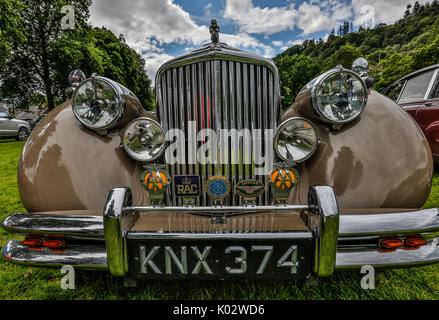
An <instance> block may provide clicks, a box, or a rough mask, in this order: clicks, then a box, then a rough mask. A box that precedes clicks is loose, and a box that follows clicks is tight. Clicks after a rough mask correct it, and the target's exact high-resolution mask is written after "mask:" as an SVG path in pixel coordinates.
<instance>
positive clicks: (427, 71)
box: [383, 64, 439, 162]
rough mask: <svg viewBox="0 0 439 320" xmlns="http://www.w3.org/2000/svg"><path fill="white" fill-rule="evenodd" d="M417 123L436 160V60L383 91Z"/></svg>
mask: <svg viewBox="0 0 439 320" xmlns="http://www.w3.org/2000/svg"><path fill="white" fill-rule="evenodd" d="M383 94H384V95H386V96H387V97H389V98H390V99H392V100H394V101H396V102H397V103H398V104H399V105H400V106H401V107H402V108H404V110H406V111H407V112H408V113H409V114H410V115H411V116H412V117H413V118H414V119H415V120H416V122H417V123H418V125H419V126H420V127H421V129H422V131H423V132H424V134H425V137H426V138H427V140H428V142H429V144H430V148H431V152H432V153H433V158H434V160H435V162H439V64H436V65H433V66H430V67H427V68H424V69H421V70H418V71H416V72H413V73H411V74H409V75H407V76H405V77H404V78H402V79H400V80H398V81H396V82H395V83H394V84H392V85H391V86H389V87H388V88H386V89H385V90H384V91H383Z"/></svg>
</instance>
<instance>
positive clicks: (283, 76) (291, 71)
mask: <svg viewBox="0 0 439 320" xmlns="http://www.w3.org/2000/svg"><path fill="white" fill-rule="evenodd" d="M275 63H276V65H277V67H278V69H279V76H280V81H281V84H282V85H281V93H282V96H283V97H284V98H283V100H282V108H283V109H286V108H288V107H289V106H290V105H291V104H292V103H293V102H294V99H295V97H296V95H297V94H298V93H299V92H300V90H301V89H302V87H303V86H304V85H305V84H306V83H308V82H309V81H311V80H312V79H313V78H315V77H316V76H318V75H319V74H320V72H321V71H320V66H319V65H318V64H317V63H316V62H315V61H314V60H313V59H311V58H310V57H307V56H303V55H293V56H285V57H281V58H279V59H276V60H275Z"/></svg>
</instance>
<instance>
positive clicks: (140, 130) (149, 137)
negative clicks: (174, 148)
mask: <svg viewBox="0 0 439 320" xmlns="http://www.w3.org/2000/svg"><path fill="white" fill-rule="evenodd" d="M165 142H166V140H165V133H164V131H163V129H162V127H161V126H160V124H158V123H157V122H156V121H154V120H152V119H149V118H139V119H136V120H134V121H132V122H131V123H130V124H128V126H127V128H126V129H125V132H124V135H123V146H124V148H125V151H126V152H127V153H128V154H129V155H130V156H131V157H132V158H134V159H136V160H137V161H141V162H150V161H153V160H155V159H157V158H158V157H160V156H161V155H162V153H163V151H164V150H165Z"/></svg>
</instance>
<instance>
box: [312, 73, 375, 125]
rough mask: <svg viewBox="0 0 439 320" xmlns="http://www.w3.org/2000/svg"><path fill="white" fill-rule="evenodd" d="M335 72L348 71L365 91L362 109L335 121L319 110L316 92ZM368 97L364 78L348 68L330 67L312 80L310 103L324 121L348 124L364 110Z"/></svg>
mask: <svg viewBox="0 0 439 320" xmlns="http://www.w3.org/2000/svg"><path fill="white" fill-rule="evenodd" d="M336 73H349V74H351V75H353V76H354V77H356V78H357V79H358V80H359V81H360V83H361V85H362V87H363V90H364V93H365V98H364V101H363V105H362V109H361V111H360V112H359V113H358V114H357V115H356V116H355V117H354V118H351V119H346V120H339V121H335V120H332V119H329V118H327V117H326V116H325V115H324V114H323V112H322V111H321V110H320V108H319V107H318V101H317V99H318V97H317V92H318V90H319V89H320V86H321V85H322V83H323V82H324V81H325V80H326V79H327V78H329V77H330V76H332V75H334V74H336ZM368 98H369V95H368V89H367V86H366V83H365V82H364V80H363V79H362V78H361V77H360V76H359V75H358V74H357V73H356V72H354V71H352V70H349V69H344V68H342V67H340V68H338V67H337V68H334V69H331V70H329V71H327V72H325V73H323V74H322V75H320V76H319V77H317V79H316V80H315V81H314V83H313V85H312V89H311V104H312V107H313V109H314V111H315V112H316V113H317V115H318V117H319V119H320V120H321V121H323V122H325V123H329V124H334V125H343V124H348V123H351V122H352V121H355V120H356V119H358V118H359V117H360V116H361V114H362V113H363V112H364V110H365V109H366V106H367V101H368Z"/></svg>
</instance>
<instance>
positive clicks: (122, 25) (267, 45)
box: [90, 0, 427, 80]
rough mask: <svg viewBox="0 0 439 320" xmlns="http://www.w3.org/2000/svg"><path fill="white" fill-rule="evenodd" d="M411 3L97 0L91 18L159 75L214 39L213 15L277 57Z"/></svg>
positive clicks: (231, 41) (389, 17)
mask: <svg viewBox="0 0 439 320" xmlns="http://www.w3.org/2000/svg"><path fill="white" fill-rule="evenodd" d="M419 2H420V3H425V2H427V0H425V1H423V0H421V1H419ZM409 3H411V4H413V3H414V0H384V1H383V0H276V1H273V0H93V4H92V7H91V17H90V22H91V24H92V25H93V26H95V27H102V26H104V27H106V28H108V29H110V30H111V31H113V33H115V34H116V36H118V35H119V34H123V35H124V37H125V39H126V42H127V44H128V45H129V46H130V47H132V48H133V49H134V50H136V51H137V52H138V53H139V54H141V55H142V56H143V57H144V58H145V61H146V68H147V73H148V75H149V77H150V78H151V79H152V80H154V77H155V74H156V72H157V70H158V68H159V67H160V66H161V65H162V64H163V63H164V62H166V61H167V60H169V59H172V58H173V57H177V56H179V55H181V54H183V53H185V52H187V51H191V50H194V49H196V48H199V47H201V46H202V45H203V44H205V43H208V42H210V33H209V26H210V20H211V19H213V18H214V19H217V21H218V24H219V26H220V28H221V33H220V41H221V42H225V43H227V44H228V45H230V46H233V47H237V48H240V49H243V50H246V51H251V52H254V53H257V54H260V55H262V56H265V57H268V58H273V57H275V56H276V55H277V54H279V53H281V52H283V51H285V50H286V49H287V48H289V47H291V46H293V45H295V44H300V43H302V42H303V41H304V40H306V39H312V38H314V39H316V40H318V39H319V38H322V39H323V40H326V39H327V37H328V35H329V34H330V32H331V31H332V29H333V28H335V30H338V27H339V25H340V24H342V23H343V22H344V21H346V20H347V21H351V22H352V23H353V25H354V28H355V29H356V28H358V27H359V26H360V25H366V26H367V25H368V24H370V23H371V22H372V23H373V24H374V25H377V24H379V23H387V24H391V23H393V22H395V21H396V20H398V19H400V18H401V17H402V16H403V14H404V12H405V10H406V7H407V4H409Z"/></svg>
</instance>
